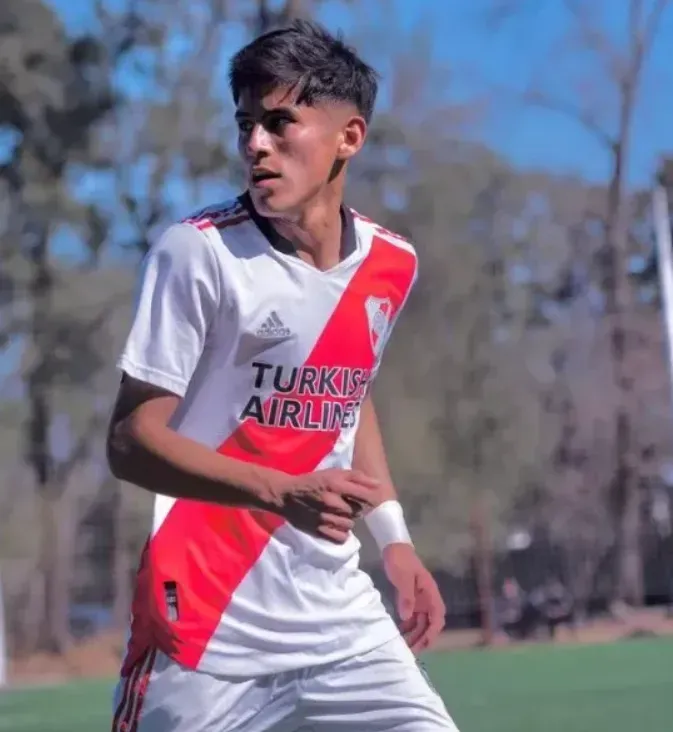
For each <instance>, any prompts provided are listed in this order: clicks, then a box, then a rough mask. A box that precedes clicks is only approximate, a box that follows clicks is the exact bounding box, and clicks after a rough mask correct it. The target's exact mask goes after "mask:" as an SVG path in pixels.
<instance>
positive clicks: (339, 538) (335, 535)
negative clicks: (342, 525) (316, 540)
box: [317, 525, 349, 544]
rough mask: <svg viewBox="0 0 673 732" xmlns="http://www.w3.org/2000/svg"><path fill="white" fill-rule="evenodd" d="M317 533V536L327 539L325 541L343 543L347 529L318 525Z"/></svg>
mask: <svg viewBox="0 0 673 732" xmlns="http://www.w3.org/2000/svg"><path fill="white" fill-rule="evenodd" d="M317 533H318V536H320V537H321V538H323V539H327V541H331V542H332V543H333V544H345V543H346V540H347V539H348V536H349V532H348V531H344V530H343V529H337V528H335V527H333V526H325V525H321V526H319V527H318V531H317Z"/></svg>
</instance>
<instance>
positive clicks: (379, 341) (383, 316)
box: [365, 295, 393, 358]
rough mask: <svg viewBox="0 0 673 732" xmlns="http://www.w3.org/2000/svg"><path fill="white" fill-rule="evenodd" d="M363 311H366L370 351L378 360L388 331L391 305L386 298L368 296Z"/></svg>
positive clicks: (391, 310)
mask: <svg viewBox="0 0 673 732" xmlns="http://www.w3.org/2000/svg"><path fill="white" fill-rule="evenodd" d="M365 310H366V311H367V321H368V323H369V338H370V340H371V344H372V351H374V356H376V357H377V358H378V357H379V355H380V354H381V351H382V350H383V346H384V345H385V343H386V339H387V337H388V332H389V330H390V320H391V317H392V312H393V304H392V303H391V302H390V300H389V299H388V298H380V297H374V296H373V295H370V296H369V297H368V298H367V299H366V300H365Z"/></svg>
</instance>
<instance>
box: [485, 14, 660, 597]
mask: <svg viewBox="0 0 673 732" xmlns="http://www.w3.org/2000/svg"><path fill="white" fill-rule="evenodd" d="M560 6H561V7H562V9H563V10H564V11H565V13H566V17H567V20H568V27H567V30H565V31H563V37H562V38H560V39H559V44H558V45H557V46H555V47H554V48H553V52H554V54H555V55H554V63H553V68H554V73H555V75H557V76H558V75H559V74H560V73H563V71H564V70H565V71H566V76H567V82H566V84H565V87H566V88H567V89H568V90H570V93H569V94H568V95H567V96H566V95H558V96H554V95H552V94H550V93H548V92H546V91H544V90H545V88H554V86H553V85H551V84H548V83H547V84H545V83H544V80H535V81H533V82H532V83H531V85H530V86H529V87H528V88H526V89H524V90H523V92H522V95H521V96H522V98H523V100H524V101H526V102H527V103H531V104H534V105H537V106H539V107H543V108H545V109H548V110H549V111H551V112H553V113H557V114H561V115H564V116H567V117H569V118H571V119H572V120H574V121H575V122H576V123H578V124H580V125H582V126H583V127H584V128H585V129H586V130H587V131H588V132H589V133H590V134H591V135H593V136H594V138H595V139H596V141H597V143H598V145H599V146H600V147H602V148H603V149H604V150H605V152H606V153H607V155H608V156H609V160H610V172H609V178H608V183H607V187H606V191H605V197H604V200H603V202H602V204H601V206H600V209H599V210H597V211H596V212H595V213H596V219H595V221H598V222H600V226H601V228H602V240H603V245H602V247H601V249H600V251H599V252H598V253H597V257H596V266H595V276H596V281H597V282H598V283H599V284H600V290H601V292H602V294H603V297H604V309H603V314H602V318H603V324H604V326H603V327H604V328H605V330H606V335H607V339H608V346H609V353H610V363H611V368H612V375H613V382H614V387H615V390H614V413H613V429H614V434H613V441H612V454H613V471H612V475H611V476H610V479H609V482H610V490H609V494H608V497H609V503H608V508H609V514H610V517H611V523H612V526H613V528H614V532H615V533H614V536H615V545H614V548H615V558H616V560H615V565H614V566H615V580H614V585H613V588H614V597H615V599H621V600H625V601H630V602H633V603H640V602H642V599H643V580H642V562H641V556H640V534H641V521H640V515H641V492H640V490H639V485H640V478H639V459H640V458H639V456H640V452H641V448H640V445H639V443H638V434H637V430H636V429H635V424H636V421H637V419H638V393H637V373H636V371H635V370H634V361H633V354H634V352H635V351H636V350H637V349H635V348H634V347H633V344H634V339H635V338H636V337H637V336H636V334H635V326H636V322H635V321H634V317H635V310H636V299H635V296H634V287H633V283H632V281H631V279H630V277H629V271H628V268H629V265H628V261H629V254H630V239H629V228H630V219H631V215H632V211H631V208H630V201H629V193H628V190H627V179H628V171H629V163H630V156H631V147H632V142H633V124H634V115H635V113H636V110H637V109H638V106H639V105H640V104H641V103H642V87H643V81H644V77H645V73H646V69H647V63H648V59H649V56H650V53H651V50H652V48H653V46H654V44H655V42H656V39H657V35H658V33H659V30H660V28H661V26H662V22H663V19H664V16H665V15H666V13H667V12H668V11H670V8H671V3H670V2H669V0H653V2H651V3H646V2H644V0H629V1H628V3H626V8H625V9H626V16H625V18H624V26H625V27H624V29H623V30H625V33H623V34H621V33H620V34H616V33H614V32H611V30H610V25H609V24H608V23H607V22H606V13H607V12H608V5H607V4H601V3H595V2H585V1H584V0H562V1H560ZM612 11H614V6H613V7H612ZM489 12H490V19H491V20H494V19H495V20H496V21H497V24H498V25H499V27H500V28H501V29H502V28H503V24H504V23H505V22H507V21H509V20H511V19H512V18H513V17H516V16H519V17H520V16H521V14H522V13H524V12H527V8H526V7H525V3H523V2H517V0H511V1H509V2H507V1H505V2H496V3H490V9H489ZM578 61H579V62H580V63H579V64H578V63H576V62H578ZM564 63H565V66H564ZM578 66H579V69H580V70H579V72H578V71H577V68H578ZM578 73H579V77H578V75H577V74H578ZM591 74H596V76H591ZM606 90H609V93H606Z"/></svg>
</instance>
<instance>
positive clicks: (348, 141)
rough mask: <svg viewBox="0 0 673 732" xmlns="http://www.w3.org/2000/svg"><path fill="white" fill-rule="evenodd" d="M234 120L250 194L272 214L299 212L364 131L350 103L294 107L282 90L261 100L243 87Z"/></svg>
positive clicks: (354, 148) (262, 209)
mask: <svg viewBox="0 0 673 732" xmlns="http://www.w3.org/2000/svg"><path fill="white" fill-rule="evenodd" d="M236 121H237V123H238V131H239V133H238V148H239V152H240V155H241V158H242V159H243V162H244V163H245V167H246V173H247V182H248V187H249V191H250V195H251V196H252V199H253V202H254V204H255V208H256V209H257V211H258V212H259V213H260V214H262V215H263V216H270V217H274V216H276V217H278V216H280V217H285V216H293V215H299V214H300V213H301V211H302V209H303V207H304V206H305V205H306V204H307V203H308V202H309V201H311V200H315V198H316V197H317V196H318V194H319V193H320V192H321V191H322V190H323V189H324V188H325V187H326V186H327V185H328V183H329V182H330V181H331V180H332V179H333V177H334V176H335V175H336V172H337V171H338V169H339V163H340V161H345V160H347V159H348V158H349V157H351V156H352V155H354V154H355V153H356V152H357V151H358V150H359V149H360V147H361V146H362V143H363V141H364V135H365V130H366V125H365V123H364V120H362V118H361V117H359V116H358V115H357V112H356V111H355V109H354V108H352V107H350V105H346V104H338V103H324V104H318V105H316V106H313V107H309V106H306V105H304V104H302V105H297V104H296V102H295V94H294V93H293V92H291V91H290V92H288V90H287V89H284V88H280V89H276V90H274V91H271V92H269V93H268V94H266V95H265V96H264V97H262V98H260V97H259V96H256V95H255V94H254V92H251V91H247V90H244V91H243V93H242V94H241V96H240V98H239V102H238V108H237V110H236Z"/></svg>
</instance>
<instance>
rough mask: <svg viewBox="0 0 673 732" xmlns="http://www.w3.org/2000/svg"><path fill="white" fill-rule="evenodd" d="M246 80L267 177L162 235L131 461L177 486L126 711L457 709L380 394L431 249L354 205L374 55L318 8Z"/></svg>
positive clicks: (135, 386) (117, 725)
mask: <svg viewBox="0 0 673 732" xmlns="http://www.w3.org/2000/svg"><path fill="white" fill-rule="evenodd" d="M230 85H231V92H232V95H233V99H234V102H235V104H236V122H237V125H238V137H239V141H238V142H239V151H240V154H241V158H242V160H243V163H244V166H245V170H246V173H247V190H246V191H245V192H244V193H243V194H242V195H241V196H240V197H238V198H237V199H235V200H234V201H231V202H229V203H224V204H219V205H215V206H212V207H210V208H207V209H205V210H203V211H201V212H199V213H198V214H196V215H194V216H192V217H190V218H188V219H186V220H184V221H183V222H181V223H178V224H174V225H172V226H170V227H169V228H168V229H167V230H166V231H165V232H164V233H163V235H162V236H160V237H159V238H158V240H157V241H156V243H155V244H154V245H153V247H152V248H151V250H150V252H149V254H148V255H147V257H146V260H145V263H144V267H143V273H142V277H141V284H140V289H139V295H138V300H137V304H136V310H135V316H134V319H133V323H132V326H131V330H130V333H129V335H128V339H127V342H126V346H125V348H124V351H123V354H122V356H121V358H120V362H119V366H120V369H121V371H122V374H123V375H122V382H121V386H120V390H119V394H118V398H117V402H116V405H115V409H114V414H113V417H112V420H111V424H110V432H109V438H108V458H109V462H110V466H111V469H112V471H113V472H114V474H115V475H116V476H117V477H119V478H121V479H124V480H126V481H129V482H131V483H134V484H136V485H138V486H141V487H143V488H145V489H147V490H149V491H151V492H152V493H155V494H156V499H155V511H154V521H153V526H152V531H151V535H150V538H149V539H148V541H147V544H146V546H145V548H144V551H143V555H142V558H141V562H140V567H139V570H138V578H137V588H136V593H135V597H134V603H133V620H132V626H131V637H130V640H129V645H128V649H127V654H126V658H125V661H124V664H123V667H122V671H121V679H120V683H119V685H118V688H117V693H116V711H115V717H114V723H113V730H114V732H173V731H180V732H206V730H208V731H211V730H212V732H234V731H236V732H295V731H296V732H299V730H315V731H321V730H324V731H325V732H375V731H376V730H381V731H383V730H397V732H436V731H438V730H454V731H455V727H454V725H453V722H452V721H451V719H450V717H449V715H448V714H447V712H446V710H445V708H444V705H443V703H442V701H441V700H440V698H439V697H438V695H437V694H436V693H435V692H434V691H433V690H432V688H431V687H430V685H429V684H428V682H427V681H426V678H425V675H424V674H423V672H422V671H421V670H420V668H419V667H418V665H417V663H416V660H415V655H414V654H415V653H418V652H421V651H423V650H424V649H426V648H427V647H428V646H429V645H430V644H431V643H432V642H433V641H434V639H435V638H436V636H437V634H438V633H439V631H440V630H441V628H442V627H443V622H444V614H445V608H444V605H443V604H442V601H441V599H440V596H439V592H438V590H437V587H436V585H435V583H434V581H433V579H432V577H431V575H430V574H429V573H428V571H427V570H426V569H425V568H424V566H423V565H422V563H421V561H420V560H419V558H418V556H417V555H416V553H415V551H414V547H413V544H412V543H411V540H410V537H409V533H408V531H407V528H406V526H405V522H404V518H403V513H402V509H401V507H400V504H399V503H398V501H397V497H396V493H395V489H394V488H393V483H392V479H391V477H390V474H389V472H388V467H387V463H386V458H385V453H384V449H383V445H382V440H381V434H380V431H379V426H378V422H377V418H376V414H375V411H374V407H373V404H372V401H371V398H370V387H371V382H372V380H373V379H374V377H375V374H376V372H377V370H378V368H379V365H380V363H381V356H382V353H383V349H384V346H385V343H386V340H387V338H388V336H389V334H390V331H391V328H392V326H393V324H394V322H395V320H396V318H397V317H398V315H399V313H400V311H401V309H402V307H403V305H404V302H405V301H406V299H407V297H408V295H409V292H410V290H411V287H412V284H413V282H414V280H415V278H416V269H417V263H416V256H415V254H414V251H413V249H412V247H411V246H410V245H409V244H408V243H407V242H406V241H404V240H402V239H401V238H398V237H397V236H395V235H394V234H392V233H390V232H387V231H385V230H383V229H381V228H380V227H378V226H376V225H375V224H374V223H372V222H371V221H369V220H367V219H365V218H363V217H362V216H360V215H359V214H357V213H355V212H354V211H352V210H350V209H348V208H347V207H346V206H344V205H343V203H342V199H343V191H344V183H345V176H346V169H347V167H348V163H349V161H350V160H351V159H352V158H353V157H354V156H355V155H356V154H357V153H358V151H359V150H360V149H361V147H362V145H363V143H364V141H365V136H366V132H367V125H368V123H369V121H370V118H371V116H372V108H373V106H374V101H375V97H376V90H377V84H376V77H375V74H374V72H373V71H372V70H371V69H370V68H369V67H368V66H367V65H366V64H365V63H364V62H363V61H361V60H360V59H359V58H358V56H357V55H356V54H355V53H354V51H352V50H351V49H350V48H349V47H347V46H346V45H344V43H343V42H342V41H341V40H339V39H337V38H335V37H333V36H331V35H330V34H329V33H327V32H326V31H325V30H324V29H322V28H321V27H319V26H316V25H312V24H309V23H307V22H297V23H295V24H294V25H292V26H291V27H289V28H286V29H283V30H279V31H274V32H271V33H268V34H266V35H264V36H261V37H260V38H258V39H256V40H255V41H253V42H252V43H251V44H249V45H248V46H246V47H245V48H243V49H242V50H240V51H239V52H238V53H237V54H236V55H235V56H234V58H233V60H232V61H231V67H230ZM360 517H364V521H365V522H366V524H367V525H368V527H369V529H370V531H371V533H372V535H373V537H374V539H375V540H376V542H377V543H378V545H379V547H380V548H381V551H382V559H383V564H384V568H385V571H386V573H387V576H388V578H389V579H390V581H391V583H392V585H393V587H394V588H395V590H396V592H397V604H398V609H399V614H400V618H401V620H400V627H399V628H398V625H397V624H396V623H395V622H394V620H393V619H392V617H391V616H390V615H389V614H388V613H387V612H386V610H385V608H384V606H383V603H382V601H381V598H380V595H379V594H378V593H377V592H376V590H375V589H374V587H373V585H372V582H371V580H370V578H369V577H368V576H367V574H366V573H364V572H363V571H362V570H361V569H360V568H359V566H358V564H359V543H358V541H357V539H356V538H355V536H354V535H353V533H352V529H353V526H354V523H355V521H356V520H357V519H359V518H360Z"/></svg>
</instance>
